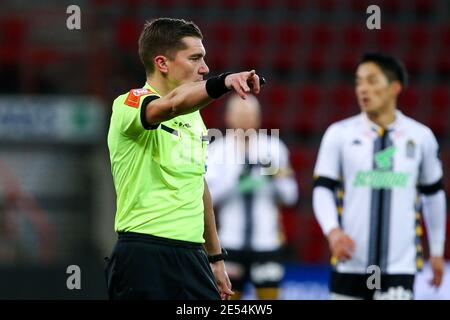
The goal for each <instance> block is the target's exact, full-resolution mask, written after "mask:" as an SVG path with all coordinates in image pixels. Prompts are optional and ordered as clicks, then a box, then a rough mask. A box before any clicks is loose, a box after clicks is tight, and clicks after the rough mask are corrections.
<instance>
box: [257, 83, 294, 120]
mask: <svg viewBox="0 0 450 320" xmlns="http://www.w3.org/2000/svg"><path fill="white" fill-rule="evenodd" d="M261 101H262V103H263V105H264V106H265V112H264V114H263V116H264V119H263V120H264V121H263V123H264V127H265V128H271V129H274V128H285V127H286V124H285V123H284V118H286V113H287V112H288V107H289V88H287V87H286V86H285V85H282V84H272V85H270V86H268V87H267V88H265V90H263V91H262V95H261Z"/></svg>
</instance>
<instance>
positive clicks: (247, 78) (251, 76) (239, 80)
mask: <svg viewBox="0 0 450 320" xmlns="http://www.w3.org/2000/svg"><path fill="white" fill-rule="evenodd" d="M225 86H226V87H227V88H228V89H231V90H234V91H236V93H237V94H238V95H239V96H240V97H241V98H242V99H246V98H247V94H248V93H254V94H258V93H259V91H260V89H261V85H260V82H259V76H258V75H257V74H256V72H255V70H251V71H244V72H239V73H232V74H229V75H228V76H227V77H226V78H225Z"/></svg>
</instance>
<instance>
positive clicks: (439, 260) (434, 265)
mask: <svg viewBox="0 0 450 320" xmlns="http://www.w3.org/2000/svg"><path fill="white" fill-rule="evenodd" d="M430 263H431V270H432V271H433V278H432V279H431V281H430V284H431V286H433V287H436V288H439V286H440V285H441V283H442V278H443V276H444V267H445V262H444V257H438V256H434V257H431V259H430Z"/></svg>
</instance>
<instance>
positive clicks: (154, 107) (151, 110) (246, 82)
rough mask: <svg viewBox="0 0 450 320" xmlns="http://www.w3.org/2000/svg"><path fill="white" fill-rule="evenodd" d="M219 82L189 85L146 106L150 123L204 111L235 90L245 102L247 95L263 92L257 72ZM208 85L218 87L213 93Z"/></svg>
mask: <svg viewBox="0 0 450 320" xmlns="http://www.w3.org/2000/svg"><path fill="white" fill-rule="evenodd" d="M214 80H215V81H214ZM219 80H220V78H213V79H208V80H206V81H197V82H191V83H186V84H183V85H181V86H179V87H177V88H175V89H174V90H172V91H171V92H169V93H168V94H167V95H165V96H163V97H161V98H160V99H155V100H152V101H151V102H149V104H148V105H147V106H146V111H145V116H146V120H147V123H148V124H150V125H156V124H159V123H161V122H163V121H167V120H169V119H172V118H175V117H177V116H179V115H182V114H187V113H191V112H194V111H197V110H199V109H202V108H203V107H204V106H206V105H207V104H208V103H210V102H211V101H212V100H213V99H214V98H218V96H217V95H216V93H218V94H223V93H226V92H228V91H230V90H234V91H236V93H237V94H239V96H240V97H241V98H242V99H245V98H246V94H247V93H254V94H258V93H259V90H260V83H259V77H258V75H257V74H256V73H255V71H254V70H252V71H244V72H239V73H231V74H228V75H226V76H225V77H223V79H222V80H221V81H222V83H220V81H219ZM208 81H211V82H210V84H211V83H214V86H211V85H209V88H210V89H209V91H208V89H207V85H206V83H207V82H208ZM217 87H219V88H217ZM220 87H222V88H220Z"/></svg>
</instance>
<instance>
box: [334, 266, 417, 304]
mask: <svg viewBox="0 0 450 320" xmlns="http://www.w3.org/2000/svg"><path fill="white" fill-rule="evenodd" d="M370 276H371V274H355V273H340V272H336V271H333V272H332V273H331V279H330V291H331V292H332V293H337V294H340V295H345V296H350V297H354V298H360V299H364V300H373V299H387V300H392V299H396V298H397V299H398V298H400V297H405V296H408V295H411V299H412V295H413V292H414V291H413V289H414V275H412V274H381V276H380V280H381V281H380V290H377V289H376V288H372V289H370V288H369V286H368V285H367V280H368V279H369V277H370ZM369 283H371V284H373V283H374V282H372V281H371V279H369Z"/></svg>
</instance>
